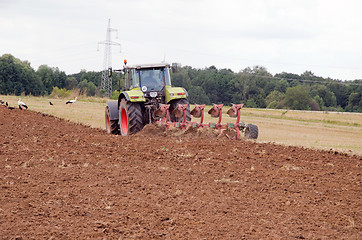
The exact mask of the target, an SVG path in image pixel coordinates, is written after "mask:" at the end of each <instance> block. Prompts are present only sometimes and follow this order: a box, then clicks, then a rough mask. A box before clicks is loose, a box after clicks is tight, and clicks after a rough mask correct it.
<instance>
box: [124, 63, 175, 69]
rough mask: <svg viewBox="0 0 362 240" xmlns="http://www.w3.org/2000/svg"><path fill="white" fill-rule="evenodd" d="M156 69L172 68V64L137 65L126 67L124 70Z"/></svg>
mask: <svg viewBox="0 0 362 240" xmlns="http://www.w3.org/2000/svg"><path fill="white" fill-rule="evenodd" d="M155 67H170V64H169V63H152V64H136V65H130V66H128V65H126V66H124V68H131V69H141V68H155Z"/></svg>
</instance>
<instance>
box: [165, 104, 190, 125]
mask: <svg viewBox="0 0 362 240" xmlns="http://www.w3.org/2000/svg"><path fill="white" fill-rule="evenodd" d="M179 104H181V105H183V104H187V108H186V121H191V114H190V104H189V101H188V100H187V99H186V98H182V99H177V100H173V101H172V102H171V103H170V118H171V122H182V121H183V119H184V118H183V117H175V116H173V115H172V114H171V113H172V111H173V110H174V109H175V108H177V105H179Z"/></svg>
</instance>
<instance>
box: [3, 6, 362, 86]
mask: <svg viewBox="0 0 362 240" xmlns="http://www.w3.org/2000/svg"><path fill="white" fill-rule="evenodd" d="M108 19H111V28H114V29H118V39H116V35H117V34H116V32H112V39H111V40H112V41H114V42H118V43H120V44H121V52H120V48H119V47H118V46H112V66H113V68H121V66H122V64H123V59H125V58H126V59H127V60H128V63H129V64H136V63H153V62H161V61H163V60H164V59H165V60H166V62H169V63H172V62H179V63H181V64H182V65H183V66H185V65H188V66H192V67H194V68H205V67H209V66H211V65H215V66H216V67H217V68H230V69H232V70H233V71H234V72H238V71H240V70H242V69H244V68H246V67H252V66H255V65H261V66H264V67H266V68H267V70H268V71H269V72H271V73H272V74H275V73H280V72H283V71H285V72H290V73H295V74H301V73H303V72H304V71H306V70H308V71H312V72H313V73H314V74H315V75H317V76H323V77H331V78H334V79H342V80H354V79H362V1H361V0H341V1H340V0H222V1H221V0H218V1H216V0H215V1H214V0H102V1H98V0H0V55H3V54H5V53H10V54H12V55H13V56H15V57H16V58H19V59H21V60H28V61H29V62H30V63H31V66H32V67H33V68H34V69H35V70H37V68H38V67H39V66H40V65H42V64H46V65H48V66H50V67H58V68H59V69H60V70H61V71H65V72H66V73H67V74H71V73H77V72H79V71H80V70H82V69H85V70H87V71H101V70H102V69H103V61H104V45H99V51H97V45H98V44H97V43H98V42H102V41H105V40H106V30H107V25H108Z"/></svg>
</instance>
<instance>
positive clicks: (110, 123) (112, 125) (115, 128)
mask: <svg viewBox="0 0 362 240" xmlns="http://www.w3.org/2000/svg"><path fill="white" fill-rule="evenodd" d="M105 118H106V131H107V133H108V134H111V133H112V134H119V125H118V119H117V120H110V119H111V114H110V112H109V108H108V106H107V107H106V111H105Z"/></svg>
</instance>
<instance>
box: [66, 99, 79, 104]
mask: <svg viewBox="0 0 362 240" xmlns="http://www.w3.org/2000/svg"><path fill="white" fill-rule="evenodd" d="M75 101H77V97H75V99H73V100H69V101H68V102H66V103H65V104H68V103H74V102H75Z"/></svg>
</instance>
